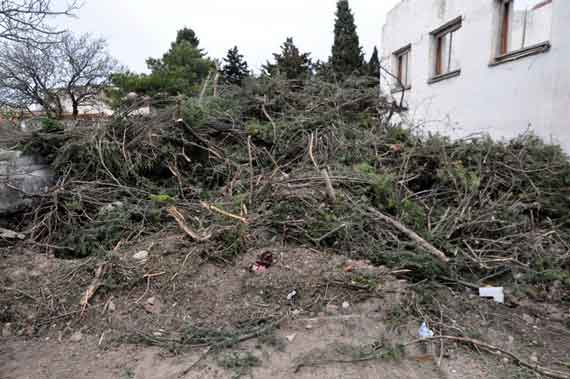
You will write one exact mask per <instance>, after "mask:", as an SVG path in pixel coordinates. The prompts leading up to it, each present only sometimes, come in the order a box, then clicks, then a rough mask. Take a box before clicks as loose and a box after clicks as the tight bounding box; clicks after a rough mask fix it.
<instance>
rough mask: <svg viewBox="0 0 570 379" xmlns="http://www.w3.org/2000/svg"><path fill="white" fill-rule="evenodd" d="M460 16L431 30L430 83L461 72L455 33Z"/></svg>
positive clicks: (459, 23)
mask: <svg viewBox="0 0 570 379" xmlns="http://www.w3.org/2000/svg"><path fill="white" fill-rule="evenodd" d="M461 22H462V18H461V17H458V18H456V19H455V20H452V21H451V22H448V23H447V24H445V25H443V26H442V27H440V28H438V29H436V30H434V31H433V32H431V35H432V37H433V41H434V53H435V55H434V57H435V59H434V64H433V70H432V71H433V72H432V79H431V80H430V83H433V82H437V81H439V80H443V79H447V78H451V77H454V76H457V75H459V74H460V73H461V64H460V61H459V56H458V52H457V34H458V31H459V30H460V29H461Z"/></svg>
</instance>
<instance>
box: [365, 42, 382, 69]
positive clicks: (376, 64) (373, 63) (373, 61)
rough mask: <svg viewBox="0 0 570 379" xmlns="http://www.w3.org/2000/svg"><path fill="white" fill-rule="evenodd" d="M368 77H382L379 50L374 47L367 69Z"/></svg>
mask: <svg viewBox="0 0 570 379" xmlns="http://www.w3.org/2000/svg"><path fill="white" fill-rule="evenodd" d="M367 69H368V70H367V71H368V75H370V76H373V77H378V76H379V75H380V59H378V49H377V48H376V46H374V51H373V52H372V56H371V57H370V61H369V62H368V67H367Z"/></svg>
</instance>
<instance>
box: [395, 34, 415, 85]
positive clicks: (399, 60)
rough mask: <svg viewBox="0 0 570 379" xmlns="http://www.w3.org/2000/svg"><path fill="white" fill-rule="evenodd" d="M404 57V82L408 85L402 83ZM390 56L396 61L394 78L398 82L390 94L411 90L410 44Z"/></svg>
mask: <svg viewBox="0 0 570 379" xmlns="http://www.w3.org/2000/svg"><path fill="white" fill-rule="evenodd" d="M406 55H407V59H406V80H407V82H408V83H404V82H403V80H402V79H403V76H404V75H403V74H404V70H403V69H404V67H403V58H404V56H406ZM392 56H393V57H394V59H395V61H396V73H395V74H394V78H395V79H397V80H398V83H397V87H396V88H394V90H393V91H392V92H400V91H402V90H410V89H412V83H411V82H410V57H411V56H412V44H411V43H410V44H407V45H406V46H404V47H402V48H400V49H398V50H396V51H394V52H393V53H392Z"/></svg>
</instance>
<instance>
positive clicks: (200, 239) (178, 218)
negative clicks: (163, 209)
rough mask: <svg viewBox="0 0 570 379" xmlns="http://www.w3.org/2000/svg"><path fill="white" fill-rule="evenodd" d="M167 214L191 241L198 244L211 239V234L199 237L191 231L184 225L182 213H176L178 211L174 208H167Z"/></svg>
mask: <svg viewBox="0 0 570 379" xmlns="http://www.w3.org/2000/svg"><path fill="white" fill-rule="evenodd" d="M167 212H168V214H169V215H170V216H172V217H173V218H174V219H175V220H176V222H177V223H178V226H180V229H182V230H183V231H184V232H185V233H186V234H188V235H189V236H190V237H191V238H192V239H193V240H195V241H198V242H204V241H207V240H209V239H210V238H211V237H212V235H211V234H206V235H205V236H200V235H198V233H196V232H195V231H193V230H192V229H191V228H190V227H189V226H188V225H186V220H185V219H184V216H183V215H182V213H180V212H179V211H178V209H176V207H170V208H168V210H167Z"/></svg>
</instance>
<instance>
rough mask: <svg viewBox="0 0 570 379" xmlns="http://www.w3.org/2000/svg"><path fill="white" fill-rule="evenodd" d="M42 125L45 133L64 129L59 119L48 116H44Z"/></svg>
mask: <svg viewBox="0 0 570 379" xmlns="http://www.w3.org/2000/svg"><path fill="white" fill-rule="evenodd" d="M41 125H42V128H41V131H42V132H45V133H57V132H62V131H63V125H62V124H61V123H60V122H59V121H57V120H55V119H53V118H48V117H44V118H42V119H41Z"/></svg>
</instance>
